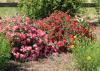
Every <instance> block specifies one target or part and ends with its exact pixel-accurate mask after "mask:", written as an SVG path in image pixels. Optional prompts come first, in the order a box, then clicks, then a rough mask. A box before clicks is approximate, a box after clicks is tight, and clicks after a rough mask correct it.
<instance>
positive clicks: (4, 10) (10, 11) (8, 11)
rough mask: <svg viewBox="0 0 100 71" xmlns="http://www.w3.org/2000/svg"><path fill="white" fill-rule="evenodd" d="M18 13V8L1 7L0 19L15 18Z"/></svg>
mask: <svg viewBox="0 0 100 71" xmlns="http://www.w3.org/2000/svg"><path fill="white" fill-rule="evenodd" d="M17 13H18V10H17V7H0V17H9V16H15V15H16V14H17Z"/></svg>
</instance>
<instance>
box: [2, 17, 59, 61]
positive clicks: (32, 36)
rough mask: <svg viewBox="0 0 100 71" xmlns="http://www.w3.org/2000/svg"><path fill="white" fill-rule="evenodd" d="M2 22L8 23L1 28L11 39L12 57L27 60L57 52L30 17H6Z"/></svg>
mask: <svg viewBox="0 0 100 71" xmlns="http://www.w3.org/2000/svg"><path fill="white" fill-rule="evenodd" d="M3 23H6V25H7V24H9V25H8V27H5V29H4V30H3V29H2V30H3V32H4V33H6V36H7V38H8V39H9V40H10V41H11V44H12V50H11V54H12V57H13V58H14V59H16V60H21V61H28V60H33V59H36V58H39V57H41V56H43V57H47V56H48V55H50V54H52V53H54V54H57V52H58V51H57V48H55V46H54V44H53V43H52V42H50V41H49V40H48V35H47V34H46V33H45V32H44V31H42V30H40V29H38V28H36V27H34V26H33V24H32V22H31V21H30V18H28V17H26V19H23V18H21V17H13V18H7V19H6V20H5V21H4V22H3Z"/></svg>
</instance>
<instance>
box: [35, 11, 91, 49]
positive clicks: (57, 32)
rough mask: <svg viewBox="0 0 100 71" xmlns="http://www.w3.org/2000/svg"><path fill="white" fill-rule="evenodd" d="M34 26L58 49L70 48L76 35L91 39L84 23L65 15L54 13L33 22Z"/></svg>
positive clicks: (86, 24) (87, 26) (87, 27)
mask: <svg viewBox="0 0 100 71" xmlns="http://www.w3.org/2000/svg"><path fill="white" fill-rule="evenodd" d="M33 21H34V22H35V23H36V25H37V26H38V27H39V28H41V29H42V30H44V31H46V33H47V34H48V35H49V39H50V41H52V42H54V43H55V44H57V45H58V47H59V48H61V47H65V48H71V47H72V46H71V45H74V39H75V37H76V35H81V36H84V37H88V38H90V37H91V38H92V34H90V25H91V24H89V23H87V22H86V21H78V19H77V18H74V19H73V18H71V16H70V15H68V14H67V13H64V12H61V11H56V12H54V13H53V14H51V15H50V16H49V17H46V18H44V19H42V20H39V21H36V20H33Z"/></svg>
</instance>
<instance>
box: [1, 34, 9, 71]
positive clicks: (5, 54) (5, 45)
mask: <svg viewBox="0 0 100 71" xmlns="http://www.w3.org/2000/svg"><path fill="white" fill-rule="evenodd" d="M9 57H10V44H9V42H8V40H7V39H6V38H5V37H4V34H2V33H0V71H2V70H4V69H5V68H6V67H5V62H6V61H7V60H8V59H9Z"/></svg>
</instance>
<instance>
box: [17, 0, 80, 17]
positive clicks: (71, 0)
mask: <svg viewBox="0 0 100 71" xmlns="http://www.w3.org/2000/svg"><path fill="white" fill-rule="evenodd" d="M80 4H81V1H80V0H28V1H27V0H20V1H19V5H18V7H19V10H20V12H21V13H22V14H24V15H26V16H29V17H30V18H35V19H41V18H45V17H47V16H49V15H50V14H51V13H52V12H54V11H55V10H61V11H64V12H65V11H67V12H68V13H69V14H70V15H71V16H74V15H75V14H76V12H77V11H78V9H79V7H80Z"/></svg>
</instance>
